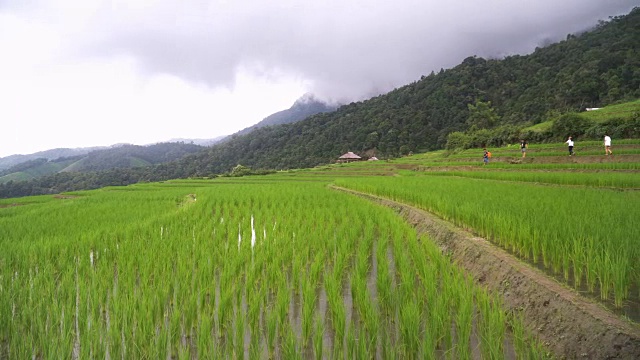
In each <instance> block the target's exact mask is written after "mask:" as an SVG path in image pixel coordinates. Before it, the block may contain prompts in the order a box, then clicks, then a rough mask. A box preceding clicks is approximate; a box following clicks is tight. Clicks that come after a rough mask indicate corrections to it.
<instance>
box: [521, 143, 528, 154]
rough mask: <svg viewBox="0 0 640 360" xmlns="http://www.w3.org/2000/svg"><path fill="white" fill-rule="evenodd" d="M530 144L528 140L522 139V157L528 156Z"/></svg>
mask: <svg viewBox="0 0 640 360" xmlns="http://www.w3.org/2000/svg"><path fill="white" fill-rule="evenodd" d="M528 146H529V144H527V141H526V140H520V151H521V152H522V157H527V147H528Z"/></svg>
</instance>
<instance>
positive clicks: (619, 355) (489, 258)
mask: <svg viewBox="0 0 640 360" xmlns="http://www.w3.org/2000/svg"><path fill="white" fill-rule="evenodd" d="M336 189H339V190H343V191H347V192H351V193H353V194H356V195H359V196H363V197H366V198H368V199H371V200H373V201H376V202H379V203H382V204H384V205H386V206H389V207H391V208H393V209H395V210H396V211H397V212H398V213H399V214H400V215H402V216H403V217H404V218H405V219H406V220H407V221H408V222H409V223H410V224H411V225H413V226H414V227H415V228H416V230H417V231H418V232H419V233H423V234H428V235H429V236H430V237H431V238H432V239H433V240H434V241H436V242H437V244H438V245H439V246H440V248H441V249H442V250H443V252H445V253H447V254H450V255H451V257H452V259H453V260H454V261H455V262H456V263H457V264H458V265H459V266H460V267H462V268H463V269H464V270H466V271H467V272H468V273H469V274H470V275H472V276H473V278H474V280H475V281H476V283H477V284H480V285H482V286H485V287H487V288H488V289H490V290H491V291H493V292H494V293H497V294H500V295H501V296H502V300H503V303H504V306H505V308H506V309H507V311H512V312H520V313H522V315H523V316H524V321H525V322H526V325H527V327H528V329H530V331H531V332H532V333H533V334H534V335H536V336H537V337H538V338H539V339H540V340H541V341H542V342H543V343H544V344H545V345H546V347H547V349H549V351H551V352H552V353H553V354H554V355H555V356H556V357H558V358H566V359H578V358H584V359H640V327H639V326H638V325H637V324H631V323H629V322H627V321H625V320H623V319H621V318H619V317H618V316H616V315H614V314H612V313H611V312H609V311H607V310H606V309H604V308H603V307H601V306H600V305H598V304H596V303H594V302H592V301H590V300H588V299H585V298H584V297H582V296H580V295H579V294H578V293H577V292H575V291H573V290H572V289H570V288H568V287H566V286H564V285H561V284H560V283H558V282H557V281H555V280H553V279H550V278H549V277H547V276H546V275H544V274H543V273H542V272H541V271H539V270H538V269H535V268H533V267H532V266H529V265H528V264H526V263H523V262H521V261H519V260H518V259H517V258H515V257H514V256H512V255H511V254H509V253H507V252H506V251H504V250H502V249H500V248H498V247H496V246H494V245H492V244H491V243H489V242H488V241H486V240H485V239H483V238H479V237H476V236H474V235H473V234H471V233H469V232H467V231H464V230H462V229H460V228H457V227H455V226H453V225H452V224H451V223H449V222H446V221H444V220H442V219H440V218H438V217H436V216H434V215H433V214H430V213H428V212H426V211H423V210H420V209H417V208H414V207H411V206H408V205H405V204H402V203H397V202H394V201H391V200H387V199H382V198H379V197H376V196H371V195H366V194H362V193H358V192H353V191H350V190H347V189H342V188H336Z"/></svg>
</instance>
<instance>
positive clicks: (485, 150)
mask: <svg viewBox="0 0 640 360" xmlns="http://www.w3.org/2000/svg"><path fill="white" fill-rule="evenodd" d="M483 150H484V154H483V155H482V161H484V164H483V165H487V164H488V163H489V158H490V157H491V153H490V152H489V151H488V150H487V148H484V149H483Z"/></svg>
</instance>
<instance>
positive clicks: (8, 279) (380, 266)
mask: <svg viewBox="0 0 640 360" xmlns="http://www.w3.org/2000/svg"><path fill="white" fill-rule="evenodd" d="M77 195H78V197H76V198H70V199H60V200H57V199H56V200H51V201H43V202H40V203H34V204H30V205H25V206H23V207H13V208H3V209H0V215H2V216H0V247H2V249H3V252H2V253H0V357H8V358H74V359H76V358H116V357H117V358H221V359H222V358H287V359H289V358H310V357H314V358H317V359H322V358H372V357H383V358H395V357H397V356H398V354H402V356H404V357H410V358H415V357H420V358H436V357H442V356H443V355H446V356H450V357H456V358H463V359H464V358H472V357H476V356H475V355H477V354H478V353H482V354H485V355H486V356H498V357H500V355H504V354H505V351H506V350H505V349H504V343H505V341H506V340H505V339H506V335H505V331H506V326H507V321H508V319H507V318H506V316H505V314H504V313H503V311H502V310H501V308H500V306H499V303H497V302H496V301H495V300H494V298H493V297H491V295H489V294H487V293H486V292H484V291H483V290H481V289H478V288H476V287H474V286H473V284H472V283H471V281H470V280H469V279H468V278H466V277H465V276H464V275H463V274H462V273H460V271H459V270H458V269H457V268H455V267H454V266H453V265H451V264H450V263H449V262H448V261H447V259H446V258H444V257H443V256H442V255H441V254H440V252H439V250H438V249H437V248H436V247H435V246H434V245H433V244H432V243H431V242H430V241H428V239H420V238H418V237H417V235H416V233H415V231H414V230H413V229H412V228H411V227H410V226H408V225H407V224H406V223H404V222H403V221H402V219H400V218H399V217H398V216H397V215H396V214H394V213H393V211H392V210H390V209H387V208H383V207H379V206H377V205H374V204H372V203H369V202H367V201H365V200H363V199H360V198H356V197H353V196H350V195H347V194H343V193H339V192H336V191H332V190H330V189H328V188H327V187H326V186H325V185H324V184H321V183H316V182H312V183H310V182H294V181H288V182H282V181H281V182H278V183H274V182H273V181H272V180H269V179H265V181H264V182H260V181H255V182H253V183H247V181H246V180H238V181H233V180H224V181H176V182H167V183H164V184H146V185H137V186H133V187H127V188H111V189H105V190H101V191H88V192H83V193H78V194H77ZM47 214H51V216H48V215H47ZM474 324H478V325H474ZM480 324H484V325H482V326H480ZM485 325H486V326H485ZM475 343H478V344H480V345H479V347H474V346H473V345H472V344H475ZM514 347H515V348H516V349H517V351H518V353H519V354H521V356H522V357H526V356H528V354H536V356H537V357H543V356H544V355H545V353H544V350H543V349H542V348H541V347H540V345H539V344H538V343H537V342H535V341H534V340H532V339H531V338H530V337H528V336H524V335H523V340H522V341H521V345H520V346H519V347H518V346H515V344H514Z"/></svg>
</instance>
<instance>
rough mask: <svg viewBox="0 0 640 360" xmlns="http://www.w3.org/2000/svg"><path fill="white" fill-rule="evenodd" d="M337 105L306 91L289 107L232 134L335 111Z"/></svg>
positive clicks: (244, 132) (240, 133) (241, 133)
mask: <svg viewBox="0 0 640 360" xmlns="http://www.w3.org/2000/svg"><path fill="white" fill-rule="evenodd" d="M338 106H339V104H337V103H327V102H325V101H322V100H320V99H318V98H317V97H316V96H315V95H313V94H311V93H307V94H304V95H303V96H302V97H300V98H299V99H298V100H296V101H295V102H294V103H293V105H292V106H291V107H290V108H289V109H286V110H282V111H278V112H277V113H274V114H271V115H269V116H267V117H266V118H264V119H262V121H260V122H258V123H257V124H255V125H253V126H250V127H248V128H246V129H243V130H240V131H239V132H237V133H236V134H234V135H243V134H246V133H249V132H251V131H253V130H255V129H259V128H261V127H265V126H273V125H280V124H290V123H294V122H298V121H301V120H304V119H306V118H307V117H309V116H311V115H315V114H320V113H327V112H331V111H335V110H336V109H337V108H338Z"/></svg>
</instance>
